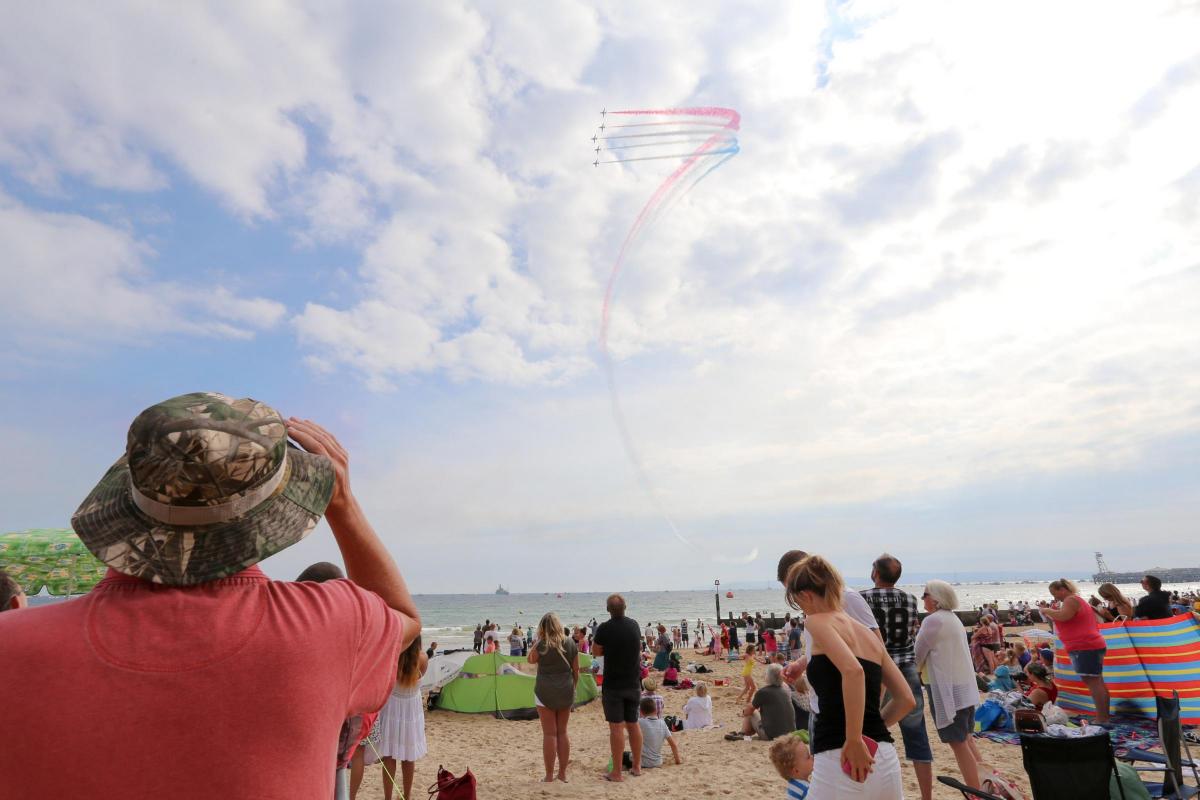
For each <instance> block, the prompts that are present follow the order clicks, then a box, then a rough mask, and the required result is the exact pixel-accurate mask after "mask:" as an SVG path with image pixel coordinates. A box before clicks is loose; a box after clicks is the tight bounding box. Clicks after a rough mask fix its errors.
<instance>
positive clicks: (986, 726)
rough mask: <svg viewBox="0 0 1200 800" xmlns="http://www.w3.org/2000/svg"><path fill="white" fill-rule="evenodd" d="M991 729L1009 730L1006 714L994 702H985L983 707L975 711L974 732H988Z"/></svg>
mask: <svg viewBox="0 0 1200 800" xmlns="http://www.w3.org/2000/svg"><path fill="white" fill-rule="evenodd" d="M993 728H995V729H997V730H1008V729H1011V726H1010V725H1009V717H1008V712H1007V711H1005V710H1004V706H1002V705H1000V704H999V703H997V702H996V701H995V700H985V701H984V702H983V705H981V706H979V708H977V709H975V730H977V731H988V730H992V729H993Z"/></svg>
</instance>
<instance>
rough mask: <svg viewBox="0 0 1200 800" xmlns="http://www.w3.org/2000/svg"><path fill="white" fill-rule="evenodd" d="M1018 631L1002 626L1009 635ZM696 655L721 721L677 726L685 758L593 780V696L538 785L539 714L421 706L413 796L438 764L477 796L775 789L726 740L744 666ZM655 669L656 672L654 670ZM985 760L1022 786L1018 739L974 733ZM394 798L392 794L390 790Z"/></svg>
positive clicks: (601, 730)
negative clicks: (561, 765) (421, 747)
mask: <svg viewBox="0 0 1200 800" xmlns="http://www.w3.org/2000/svg"><path fill="white" fill-rule="evenodd" d="M1017 630H1019V629H1015V628H1010V629H1006V632H1008V633H1014V632H1016V631H1017ZM687 660H695V661H697V662H700V663H703V664H705V665H706V666H708V667H709V668H710V669H713V670H714V672H713V673H711V674H707V675H700V676H691V677H692V678H693V679H695V678H697V677H699V678H703V679H704V680H706V681H707V682H708V683H709V686H710V688H711V696H712V698H713V717H714V719H715V721H716V722H718V723H720V724H721V725H722V727H721V728H718V729H714V730H694V731H682V732H679V733H676V734H675V736H677V737H678V741H679V743H680V750H681V754H682V756H683V764H682V765H680V766H675V765H674V764H673V763H671V759H670V754H669V752H668V753H667V757H666V758H665V759H664V766H663V767H661V768H658V769H650V770H646V771H645V772H644V774H643V775H642V776H641V777H637V778H634V777H630V776H629V775H626V779H625V781H624V782H623V783H621V784H610V783H607V782H606V781H604V780H602V779H601V778H600V773H601V772H602V771H603V770H604V768H605V766H606V765H607V763H608V758H609V752H608V726H607V725H606V724H605V722H604V716H603V713H602V712H601V708H600V702H599V701H598V700H597V701H595V702H592V703H589V704H588V705H586V706H583V707H581V708H578V709H576V710H575V712H574V713H573V714H572V715H571V725H570V734H571V764H570V768H569V769H568V777H569V781H570V782H569V783H566V784H563V783H559V782H555V783H552V784H545V783H541V782H540V781H541V778H542V775H543V771H542V756H541V744H542V742H541V729H540V727H539V723H538V722H537V720H530V721H523V722H511V721H506V720H498V719H494V718H493V717H491V716H488V715H469V714H456V713H452V712H447V711H436V712H432V713H430V712H428V711H427V712H426V717H425V731H426V738H427V740H428V743H429V754H428V755H427V756H426V757H425V758H424V759H423V760H421V761H419V762H418V763H417V767H416V778H415V779H414V781H413V796H414V797H417V798H424V797H425V796H426V789H427V788H428V787H429V786H430V785H431V784H432V783H433V782H434V780H435V779H436V777H437V770H438V765H439V764H441V765H444V766H445V767H446V769H448V770H450V771H451V772H453V773H455V774H456V775H457V774H461V773H462V772H463V771H464V770H465V769H466V768H467V767H470V769H471V771H472V772H473V773H474V774H475V777H476V778H477V779H478V781H479V797H480V798H481V799H490V798H500V799H503V798H516V797H539V798H541V797H547V798H549V797H563V798H594V797H597V796H600V797H628V798H651V797H666V796H674V797H749V796H755V797H782V796H783V794H784V790H785V784H784V782H783V780H782V779H780V777H779V775H778V774H777V773H776V772H775V769H774V768H773V767H772V766H771V762H770V760H769V759H768V757H767V749H768V748H769V746H770V745H769V743H767V742H759V741H751V742H746V741H737V742H729V741H725V739H724V735H725V734H726V733H728V732H729V731H730V730H734V729H736V728H737V726H738V725H740V720H741V717H740V709H741V705H740V704H739V703H737V702H735V698H736V697H737V695H738V692H739V691H741V677H740V674H739V673H740V671H741V665H740V664H725V663H722V662H718V661H714V660H713V659H712V657H701V658H691V657H690V656H689V658H685V661H687ZM765 669H766V668H765V667H763V666H761V665H760V666H759V667H757V668H756V671H755V675H756V678H757V680H758V682H759V683H760V684H761V683H762V677H763V673H764V671H765ZM652 675H657V673H652ZM716 678H723V679H725V680H726V681H728V685H726V686H714V685H713V679H716ZM660 694H662V695H663V697H664V699H665V700H666V705H665V708H664V712H663V713H664V714H675V715H677V716H682V714H683V704H684V703H685V702H687V699H688V697H690V696H691V694H692V692H691V691H690V690H674V689H670V688H668V689H664V690H660ZM925 714H926V719H927V724H928V731H929V734H930V739H931V744H932V746H933V758H934V775H951V776H953V777H960V776H959V774H958V768H957V765H956V764H955V762H954V756H953V754H952V753H951V751H950V748H949V747H947V746H946V745H944V744H942V743H941V742H939V741H938V740H937V732H936V731H935V729H934V727H933V720H932V718H931V717H930V713H929V708H928V704H926V709H925ZM893 735H894V736H895V737H896V745H897V750H898V752H899V754H900V756H901V768H902V770H903V775H904V791H905V797H907V798H918V797H920V794H919V792H918V790H917V782H916V775H915V774H914V773H913V770H912V767H911V766H910V765H909V763H908V762H907V761H904V760H903V746H902V745H901V744H900V736H899V730H898V729H894V730H893ZM976 741H977V743H978V745H979V749H980V751H981V752H982V754H983V756H984V759H985V760H986V761H987V763H988V764H990V765H992V766H995V767H996V768H998V769H999V770H1000V771H1001V772H1002V773H1003V774H1005V775H1006V776H1008V777H1009V778H1011V779H1014V780H1016V781H1017V782H1018V783H1019V784H1020V785H1021V786H1022V787H1023V788H1024V790H1025V791H1026V792H1027V793H1028V792H1029V785H1028V782H1027V781H1026V780H1025V770H1024V768H1023V767H1022V766H1021V750H1020V748H1019V747H1013V746H1010V745H1000V744H995V743H993V742H990V741H987V740H984V739H978V740H976ZM382 780H383V779H382V777H381V774H380V769H379V767H378V766H374V767H369V768H368V772H367V775H366V778H365V779H364V781H363V785H362V789H361V790H360V792H359V797H360V798H365V799H366V800H375V799H376V798H381V797H383V783H382ZM394 796H396V795H394ZM933 796H934V797H935V798H945V800H955V799H956V798H961V797H962V795H961V794H959V793H958V792H955V791H952V790H951V789H950V788H949V787H946V786H943V785H941V784H939V783H936V782H935V784H934V791H933Z"/></svg>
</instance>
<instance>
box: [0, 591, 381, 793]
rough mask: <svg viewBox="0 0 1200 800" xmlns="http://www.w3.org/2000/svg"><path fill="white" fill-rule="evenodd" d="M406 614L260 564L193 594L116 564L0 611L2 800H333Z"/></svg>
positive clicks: (376, 702)
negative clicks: (76, 584) (345, 741)
mask: <svg viewBox="0 0 1200 800" xmlns="http://www.w3.org/2000/svg"><path fill="white" fill-rule="evenodd" d="M401 630H402V623H401V620H400V616H399V615H398V614H397V613H396V612H395V611H393V610H392V609H390V608H388V607H387V606H386V605H384V603H383V600H381V599H380V597H379V596H378V595H376V594H374V593H373V592H368V591H365V590H363V589H360V588H359V587H357V586H355V585H354V584H352V583H350V582H349V581H345V580H339V581H326V582H325V583H309V582H305V583H288V582H273V581H270V580H268V579H267V577H266V576H265V575H264V574H263V573H262V571H261V570H260V569H259V568H258V567H251V568H250V569H248V570H245V571H243V572H239V573H238V574H237V575H234V576H232V577H229V578H225V579H224V580H219V581H213V582H211V583H205V584H201V585H198V586H189V587H172V586H162V585H158V584H152V583H148V582H146V581H142V580H139V579H137V578H131V577H128V576H125V575H121V574H119V573H117V572H115V571H113V570H109V572H108V576H107V577H106V578H105V579H104V580H103V581H101V582H100V583H99V584H98V585H97V586H96V588H94V589H93V590H92V591H91V592H90V593H89V594H87V595H85V596H83V597H81V598H79V599H77V600H69V601H66V602H63V603H55V604H53V605H48V606H41V607H38V608H30V609H24V610H21V611H9V612H5V613H4V614H0V687H3V689H2V691H3V698H4V699H3V709H4V718H5V720H6V727H7V728H8V730H9V733H10V734H11V735H9V736H6V737H4V742H3V743H2V744H0V787H3V789H2V792H0V793H2V794H3V795H4V796H5V797H96V798H101V797H103V798H109V797H111V798H125V797H129V798H134V797H138V798H140V797H170V798H205V800H209V799H210V798H217V797H220V798H288V800H298V799H299V798H320V800H328V798H330V797H332V796H333V779H334V759H335V755H336V750H337V745H338V732H339V730H340V728H341V725H342V722H343V721H345V720H346V718H347V717H350V716H353V715H355V714H362V713H366V712H370V711H375V710H376V709H378V708H379V707H380V706H382V705H383V704H384V702H385V701H386V700H387V697H388V693H389V692H390V690H391V687H392V684H393V683H394V682H395V679H396V662H397V659H398V658H399V655H400V643H401V639H400V635H401Z"/></svg>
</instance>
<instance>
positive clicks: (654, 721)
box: [638, 697, 683, 769]
mask: <svg viewBox="0 0 1200 800" xmlns="http://www.w3.org/2000/svg"><path fill="white" fill-rule="evenodd" d="M638 710H639V711H641V712H642V716H641V718H640V719H639V720H638V727H640V728H641V729H642V769H649V768H651V767H661V766H662V763H663V760H662V746H663V742H664V741H665V742H666V743H667V744H669V745H671V753H672V754H674V756H675V763H676V764H682V763H683V759H682V758H680V757H679V745H678V744H676V743H675V737H674V736H672V735H671V731H670V730H669V729H668V728H667V724H666V723H665V722H663V721H662V720H661V719H659V718H658V712H657V710H656V709H655V707H654V701H653V700H652V699H650V698H649V697H643V698H642V700H641V702H640V703H639V704H638Z"/></svg>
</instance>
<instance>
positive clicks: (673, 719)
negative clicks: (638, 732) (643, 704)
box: [663, 714, 683, 732]
mask: <svg viewBox="0 0 1200 800" xmlns="http://www.w3.org/2000/svg"><path fill="white" fill-rule="evenodd" d="M663 724H664V725H666V726H667V730H669V731H672V732H674V731H681V730H683V720H681V719H680V718H679V717H677V716H675V715H674V714H668V715H667V716H665V717H663Z"/></svg>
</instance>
